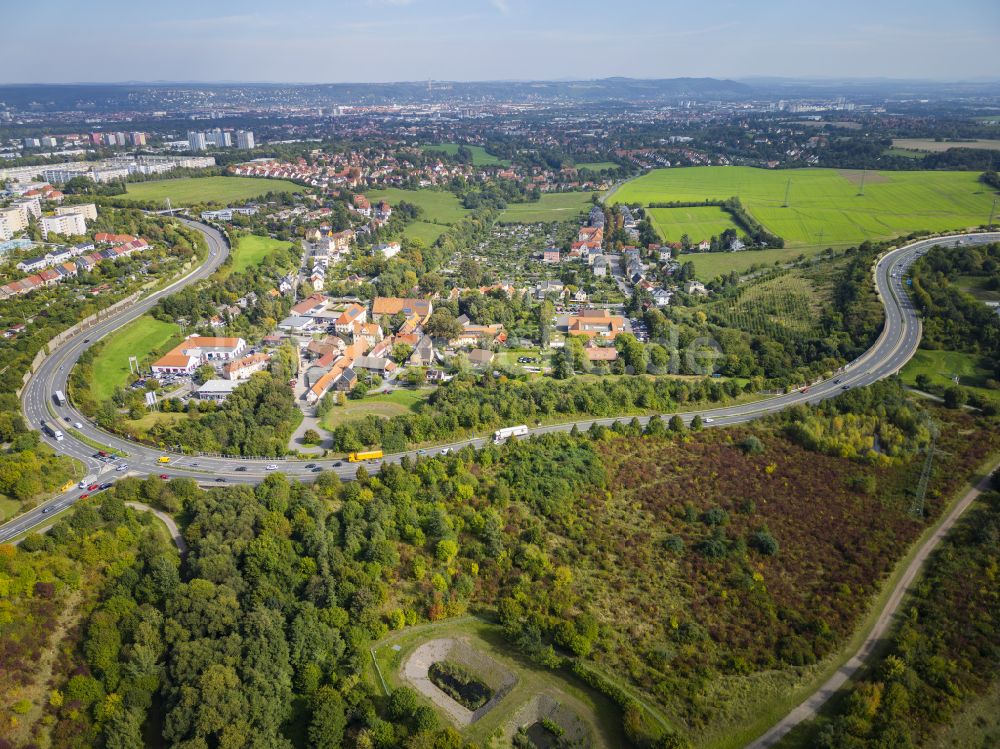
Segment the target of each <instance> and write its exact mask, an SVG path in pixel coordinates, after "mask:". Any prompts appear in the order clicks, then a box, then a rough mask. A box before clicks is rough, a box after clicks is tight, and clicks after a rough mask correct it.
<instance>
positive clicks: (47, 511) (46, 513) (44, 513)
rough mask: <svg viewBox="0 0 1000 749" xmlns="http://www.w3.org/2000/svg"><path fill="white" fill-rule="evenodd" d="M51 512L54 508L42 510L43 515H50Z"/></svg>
mask: <svg viewBox="0 0 1000 749" xmlns="http://www.w3.org/2000/svg"><path fill="white" fill-rule="evenodd" d="M50 512H52V508H51V507H43V508H42V514H43V515H48V514H49V513H50Z"/></svg>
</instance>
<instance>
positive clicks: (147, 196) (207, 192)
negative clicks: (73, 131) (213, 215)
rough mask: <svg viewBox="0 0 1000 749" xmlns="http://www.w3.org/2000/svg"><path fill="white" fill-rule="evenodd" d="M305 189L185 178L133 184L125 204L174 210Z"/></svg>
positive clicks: (283, 183)
mask: <svg viewBox="0 0 1000 749" xmlns="http://www.w3.org/2000/svg"><path fill="white" fill-rule="evenodd" d="M304 189H305V188H304V187H301V186H299V185H296V184H295V183H294V182H288V181H287V180H281V179H260V178H256V177H184V178H181V179H164V180H158V181H155V182H134V183H130V184H128V185H127V186H126V193H125V195H120V196H118V197H120V198H124V199H126V200H129V199H131V200H135V201H140V200H153V201H165V200H166V199H167V198H170V203H171V204H172V205H174V206H182V205H195V204H197V203H218V204H220V205H222V204H227V205H228V204H229V203H238V202H240V201H244V200H252V199H254V198H259V197H260V196H261V195H266V194H267V193H269V192H302V191H303V190H304Z"/></svg>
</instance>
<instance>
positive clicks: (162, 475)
mask: <svg viewBox="0 0 1000 749" xmlns="http://www.w3.org/2000/svg"><path fill="white" fill-rule="evenodd" d="M160 478H161V479H163V480H164V481H169V480H170V477H169V476H168V475H167V474H165V473H161V474H160Z"/></svg>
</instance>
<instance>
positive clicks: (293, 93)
mask: <svg viewBox="0 0 1000 749" xmlns="http://www.w3.org/2000/svg"><path fill="white" fill-rule="evenodd" d="M167 91H169V92H170V105H169V106H168V105H167V104H166V101H167V97H166V96H165V94H166V93H167ZM181 91H186V92H191V94H192V99H196V98H199V97H198V96H197V94H198V93H199V92H202V93H209V92H210V93H211V94H212V101H213V102H214V103H217V104H220V105H224V104H226V103H227V102H228V101H230V100H231V101H232V102H234V103H240V104H244V105H245V104H246V101H247V96H246V95H247V93H248V92H250V93H251V95H252V97H253V98H255V99H257V100H258V101H260V102H262V103H267V102H269V101H275V102H277V101H279V100H280V101H282V102H284V103H293V104H303V105H314V106H331V105H337V104H345V105H350V104H380V103H387V102H398V103H418V102H443V101H452V102H454V101H458V102H461V101H469V102H472V101H476V102H481V101H483V100H486V101H489V100H495V101H522V102H528V101H537V100H565V101H579V102H586V101H615V100H616V101H665V100H671V99H679V98H681V99H683V98H696V99H732V98H738V97H745V96H746V95H747V94H748V93H750V92H751V91H752V89H751V87H750V86H748V85H747V84H745V83H738V82H736V81H730V80H721V79H717V78H664V79H655V80H646V79H639V78H603V79H599V80H581V81H476V82H461V81H430V82H428V81H407V82H399V83H330V84H270V83H225V84H223V83H219V84H205V83H150V84H145V83H122V84H59V85H50V84H19V85H6V86H0V102H3V103H6V104H7V105H8V106H11V107H14V108H16V109H19V110H24V109H34V110H36V111H38V112H54V111H67V110H72V111H95V112H100V111H109V110H121V109H128V110H133V111H139V112H143V111H154V110H159V109H175V108H176V107H177V102H178V100H179V98H181V99H182V98H183V97H178V96H177V94H178V92H181Z"/></svg>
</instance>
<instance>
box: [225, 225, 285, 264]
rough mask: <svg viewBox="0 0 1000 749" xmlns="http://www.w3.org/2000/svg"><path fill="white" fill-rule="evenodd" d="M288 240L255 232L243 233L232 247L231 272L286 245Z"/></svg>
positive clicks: (259, 260)
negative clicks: (283, 240)
mask: <svg viewBox="0 0 1000 749" xmlns="http://www.w3.org/2000/svg"><path fill="white" fill-rule="evenodd" d="M288 244H289V243H288V242H282V241H281V240H280V239H271V237H262V236H259V235H257V234H245V235H243V236H241V237H240V238H239V239H238V240H237V241H236V246H235V247H234V248H233V264H232V267H231V269H230V271H231V272H232V273H239V272H240V271H244V270H246V269H247V268H250V267H252V266H254V265H259V264H260V262H261V261H262V260H263V259H264V258H265V257H267V256H268V255H270V254H271V253H272V252H274V251H275V250H279V249H281V248H282V247H287V246H288Z"/></svg>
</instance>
